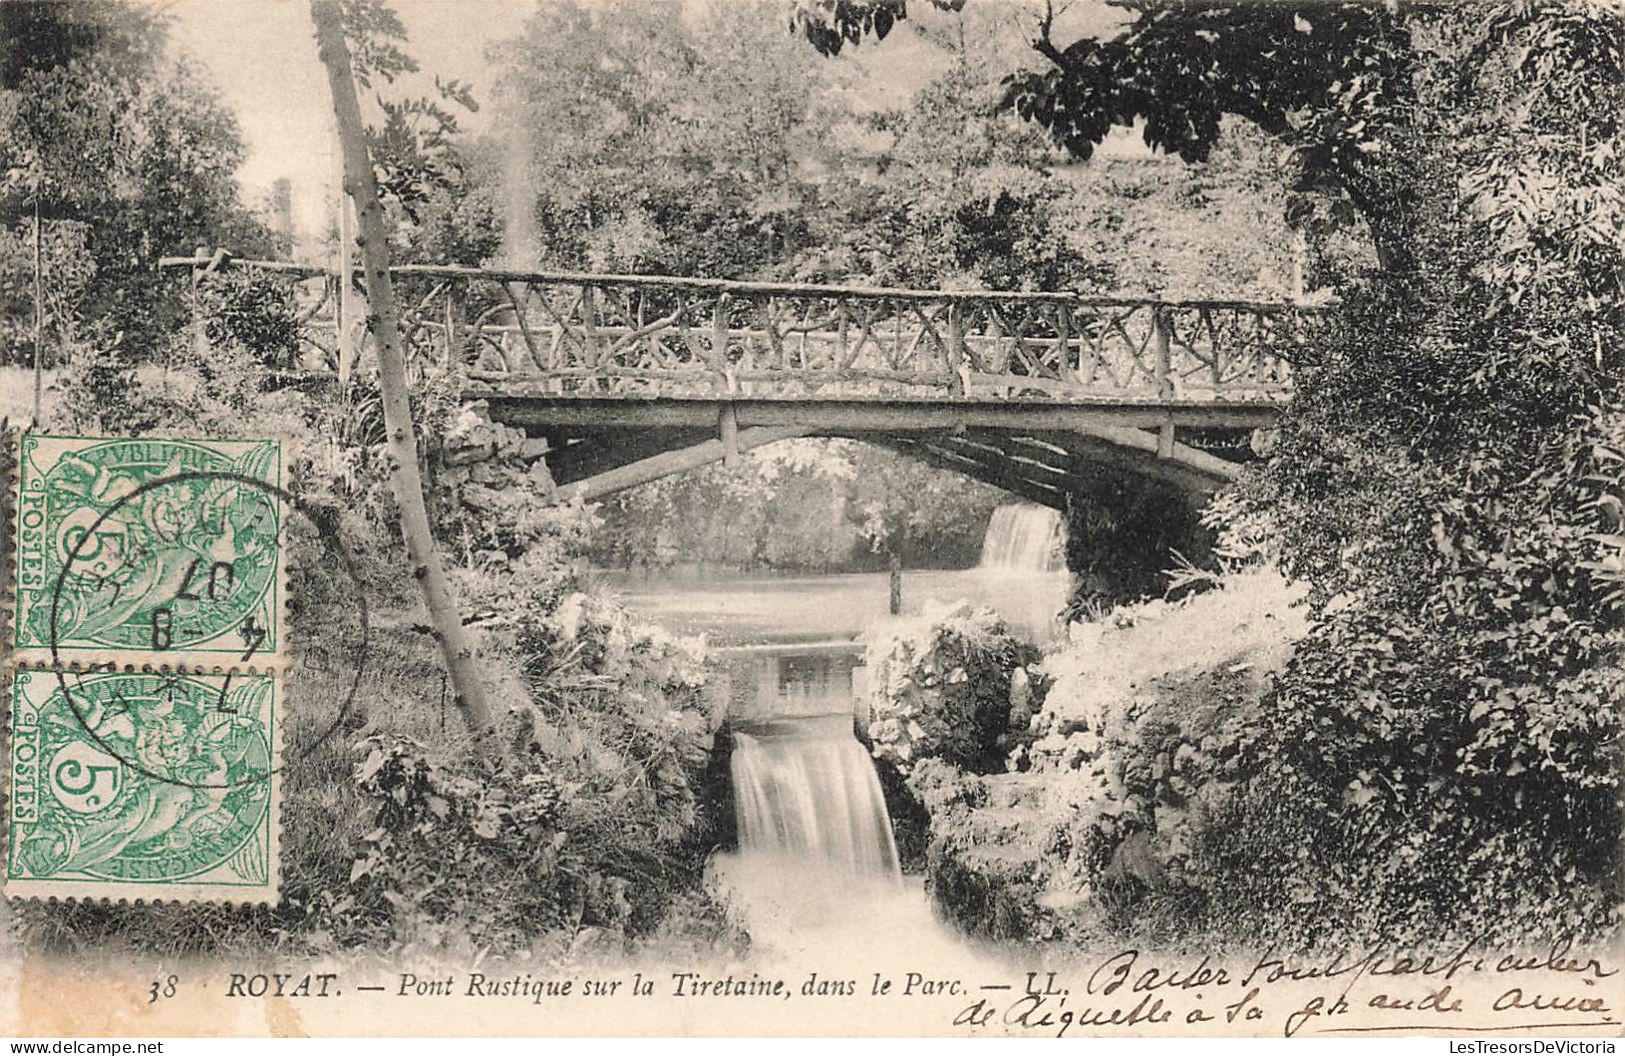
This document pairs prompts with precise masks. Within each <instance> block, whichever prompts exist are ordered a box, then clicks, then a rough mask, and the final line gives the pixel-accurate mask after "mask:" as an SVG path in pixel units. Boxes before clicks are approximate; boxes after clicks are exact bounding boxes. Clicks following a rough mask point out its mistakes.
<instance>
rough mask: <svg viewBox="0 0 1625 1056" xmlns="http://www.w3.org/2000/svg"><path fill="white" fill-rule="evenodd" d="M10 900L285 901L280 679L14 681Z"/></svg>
mask: <svg viewBox="0 0 1625 1056" xmlns="http://www.w3.org/2000/svg"><path fill="white" fill-rule="evenodd" d="M10 703H11V741H10V745H11V754H10V765H9V767H8V770H9V778H10V791H11V795H10V804H9V807H10V809H9V818H8V821H9V824H8V825H7V840H6V894H8V895H10V896H12V897H30V896H40V897H48V896H55V897H59V898H69V897H77V898H122V899H174V900H194V901H195V900H203V899H207V900H212V901H233V902H236V901H240V902H275V901H276V898H277V840H278V836H279V826H278V819H279V813H278V793H279V788H278V782H279V777H278V773H277V763H278V758H279V753H278V750H277V745H278V739H279V737H280V736H281V731H280V729H279V727H280V725H281V708H282V701H281V683H280V676H279V675H277V674H276V673H271V674H248V675H244V674H207V675H203V674H199V675H187V674H173V673H168V672H159V673H152V672H147V673H135V672H111V673H103V674H80V673H78V672H62V671H47V670H19V671H16V672H15V673H14V674H13V676H12V688H11V702H10Z"/></svg>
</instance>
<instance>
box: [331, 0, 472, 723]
mask: <svg viewBox="0 0 1625 1056" xmlns="http://www.w3.org/2000/svg"><path fill="white" fill-rule="evenodd" d="M310 14H311V17H312V19H314V20H315V23H316V47H317V50H318V52H319V53H320V55H321V60H322V65H323V66H325V67H327V83H328V87H329V88H331V89H332V93H333V113H334V116H335V117H336V118H337V119H338V131H339V143H340V145H341V147H342V148H343V151H344V186H345V189H346V190H347V191H349V193H350V197H351V199H352V200H353V201H354V202H355V210H356V217H357V219H358V220H359V227H360V242H361V264H362V272H363V275H364V277H365V281H366V284H367V299H368V301H370V302H371V313H370V316H369V319H368V327H369V329H370V330H371V332H372V336H373V342H374V344H375V345H376V347H377V350H378V387H379V389H380V390H381V392H382V395H383V404H384V426H385V429H386V430H387V431H388V434H389V454H390V462H391V465H390V474H389V482H390V486H391V487H392V489H393V490H394V492H395V504H396V505H397V506H398V507H400V511H401V534H402V535H403V536H405V538H406V552H407V554H408V556H409V557H410V559H411V561H412V576H413V578H414V579H416V580H417V582H418V588H419V589H420V590H421V591H422V593H423V603H424V605H425V606H426V607H427V608H428V610H429V622H430V624H431V625H432V626H433V627H434V636H435V640H436V641H437V642H438V643H439V645H440V653H441V656H442V657H443V658H444V660H445V663H446V670H447V672H448V673H449V675H450V678H451V685H452V692H453V693H454V694H455V696H456V702H457V704H458V706H459V707H458V711H459V712H460V713H461V714H462V716H463V720H464V721H465V722H466V723H467V724H468V727H469V729H470V730H471V731H472V732H473V733H474V735H475V739H476V743H479V744H480V745H481V748H482V749H484V748H485V747H488V745H487V744H486V743H485V742H486V738H485V736H484V735H485V734H487V733H488V732H489V731H490V729H491V725H492V719H491V705H490V703H489V701H488V700H487V699H486V696H485V687H484V686H483V685H482V684H481V682H480V678H479V672H478V670H477V669H476V666H475V662H474V646H473V643H472V640H471V639H470V637H469V634H468V631H467V630H466V629H465V628H464V627H463V621H462V617H461V615H460V614H459V613H458V611H457V602H456V599H454V598H453V597H452V594H451V585H450V584H449V583H448V582H447V581H446V573H445V570H444V569H443V568H442V567H441V565H440V555H439V554H438V553H437V552H436V550H435V543H434V535H433V533H432V532H431V531H430V530H429V511H428V509H427V508H426V507H425V506H424V502H423V479H422V477H421V476H420V475H419V473H418V449H417V438H416V437H415V436H414V435H413V431H412V408H411V402H410V399H409V397H408V396H407V391H406V363H405V357H404V355H403V354H402V351H401V333H400V310H399V308H398V307H397V306H396V303H395V287H394V284H393V283H392V282H391V281H390V277H389V249H388V244H387V242H386V241H385V237H386V236H385V233H384V210H383V206H382V205H381V204H379V201H378V182H377V180H376V179H375V178H374V177H373V172H372V159H371V158H370V157H369V156H368V153H367V139H366V131H365V127H364V126H363V125H362V122H361V103H360V100H359V99H358V98H357V96H356V89H355V74H354V72H353V70H352V69H351V66H350V48H349V46H348V45H347V44H346V43H345V40H344V27H343V23H342V20H341V16H340V12H339V4H338V3H337V0H311V5H310ZM348 251H349V247H348V246H344V247H341V252H348Z"/></svg>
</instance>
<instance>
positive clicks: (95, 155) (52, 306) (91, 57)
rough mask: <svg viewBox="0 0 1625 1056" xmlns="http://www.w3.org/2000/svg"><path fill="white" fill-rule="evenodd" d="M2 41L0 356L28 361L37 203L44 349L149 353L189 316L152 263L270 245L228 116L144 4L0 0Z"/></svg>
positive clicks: (128, 356) (131, 357)
mask: <svg viewBox="0 0 1625 1056" xmlns="http://www.w3.org/2000/svg"><path fill="white" fill-rule="evenodd" d="M0 39H4V40H6V41H7V45H8V46H7V47H6V49H5V60H4V64H3V67H0V232H4V234H3V235H0V359H8V360H9V359H16V358H20V357H21V355H22V353H23V350H24V349H27V350H28V355H29V356H30V357H31V356H32V349H31V347H30V346H31V344H32V341H31V329H32V314H33V313H32V304H31V300H32V293H33V274H32V270H33V268H32V259H31V252H32V245H31V244H32V227H33V223H34V215H35V212H36V210H37V212H38V215H39V216H40V220H41V224H42V237H41V243H42V246H41V250H42V252H41V257H42V265H43V270H44V272H45V274H46V276H47V285H46V287H45V290H46V294H45V296H46V304H47V309H48V312H49V319H48V320H47V327H48V331H47V332H48V334H49V335H50V338H51V344H52V348H53V351H54V350H56V349H59V348H60V347H61V346H62V345H63V344H69V343H72V342H74V341H75V340H76V339H78V338H83V339H87V340H94V342H95V343H97V344H99V345H100V346H102V347H103V349H104V350H107V349H111V348H118V349H119V350H120V352H121V355H122V356H123V358H124V359H125V360H126V361H128V362H132V363H133V362H139V361H142V360H146V359H150V358H151V357H152V355H153V354H154V353H155V350H156V349H157V347H158V346H159V345H161V344H162V342H163V341H164V339H165V335H166V334H167V333H169V332H170V331H171V330H173V329H174V328H175V327H176V326H177V325H178V324H179V323H180V321H181V319H182V318H183V311H184V308H183V300H182V297H183V292H184V287H183V285H182V284H179V283H176V282H174V281H173V279H172V277H171V276H168V275H164V274H160V272H159V270H158V268H157V266H156V265H157V261H158V258H159V257H161V256H164V255H166V254H175V253H189V252H191V250H192V248H193V247H194V246H196V245H199V244H206V245H210V246H215V245H229V246H231V247H232V248H233V249H234V250H235V251H237V252H239V253H254V252H257V251H264V250H265V249H268V248H270V243H269V234H268V232H267V230H266V228H265V226H264V225H263V224H262V223H260V222H259V221H258V220H257V219H256V218H255V217H254V216H253V215H252V214H251V213H250V211H249V210H248V209H246V208H245V207H244V205H243V203H242V202H241V201H240V198H239V195H238V190H237V186H236V183H235V181H234V179H233V173H234V170H235V169H236V167H237V166H238V164H239V163H240V162H241V161H242V158H243V145H242V142H241V138H240V135H239V133H238V130H237V125H236V121H235V119H234V117H233V116H232V114H231V113H230V111H229V110H227V109H226V108H225V107H224V106H223V105H222V104H221V102H220V101H219V99H218V98H216V96H215V95H214V94H213V92H212V91H211V90H210V89H209V88H208V87H207V81H206V79H205V78H203V77H202V76H201V75H200V71H199V70H198V68H197V67H196V66H195V65H193V64H191V63H189V62H188V61H186V60H180V61H176V60H174V59H172V58H171V57H170V56H169V55H168V54H167V53H166V45H167V24H166V20H165V19H164V17H163V16H161V15H159V14H156V13H154V12H152V11H150V10H148V9H147V8H143V7H138V6H135V5H130V4H124V3H119V2H116V0H86V2H84V3H74V4H60V3H48V2H41V3H36V2H18V3H7V4H5V5H0ZM92 280H94V281H92ZM25 340H26V343H25Z"/></svg>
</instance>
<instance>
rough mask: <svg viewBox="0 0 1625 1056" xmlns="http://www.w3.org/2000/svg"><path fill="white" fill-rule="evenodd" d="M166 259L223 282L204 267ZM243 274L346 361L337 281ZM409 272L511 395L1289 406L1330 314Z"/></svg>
mask: <svg viewBox="0 0 1625 1056" xmlns="http://www.w3.org/2000/svg"><path fill="white" fill-rule="evenodd" d="M213 263H216V264H218V262H213ZM165 264H167V265H169V266H173V267H187V268H190V269H192V271H193V273H194V276H199V277H198V278H196V280H195V281H198V282H200V283H201V282H207V281H208V277H207V273H205V271H204V269H205V268H206V267H208V266H209V265H210V264H211V261H207V260H204V259H203V258H201V257H198V258H191V257H188V258H167V259H166V261H165ZM225 266H226V267H232V268H244V267H246V268H254V269H260V270H262V271H265V272H270V273H278V274H281V275H283V276H285V277H286V278H287V279H288V280H290V281H292V282H293V283H295V284H296V286H297V288H298V290H299V293H298V298H299V302H300V304H301V306H302V311H301V316H300V325H301V339H302V340H303V342H304V344H305V350H306V354H305V363H304V364H303V365H304V366H306V367H309V368H313V369H332V368H333V367H334V366H335V365H336V358H337V347H338V345H339V342H338V339H337V321H336V316H337V311H336V306H337V302H338V297H337V283H338V279H337V278H336V276H335V275H333V274H332V273H330V272H327V271H325V270H323V269H320V268H312V267H306V266H302V265H294V264H288V263H284V262H276V261H227V262H226V264H225ZM392 274H393V276H394V278H395V282H396V287H397V299H398V300H399V302H400V305H401V310H402V333H403V337H404V339H405V342H406V344H407V346H408V348H409V350H410V351H411V353H412V354H413V355H414V356H415V357H421V358H422V359H425V360H428V361H432V362H436V363H441V364H444V365H446V366H460V367H461V368H462V369H463V370H464V371H466V374H467V377H468V378H469V379H470V381H471V382H473V383H476V384H483V385H488V386H491V387H492V388H493V390H500V391H503V392H515V393H521V392H522V393H533V394H537V395H547V394H556V395H561V396H569V395H574V396H584V397H585V396H590V397H606V396H627V397H652V396H658V395H665V396H707V395H713V394H718V395H720V394H729V395H741V396H752V397H756V398H767V399H771V398H803V397H807V396H820V397H824V398H830V397H851V398H863V397H873V398H909V397H919V398H939V399H940V398H950V399H952V398H964V399H988V398H1007V399H1016V398H1020V399H1044V400H1055V401H1062V402H1065V401H1073V400H1089V399H1100V398H1103V397H1121V398H1124V399H1140V398H1144V399H1153V400H1169V399H1173V400H1191V401H1203V400H1260V399H1274V398H1280V397H1283V396H1284V395H1285V394H1286V393H1287V392H1288V391H1289V390H1290V386H1291V361H1292V360H1293V359H1294V358H1296V356H1297V354H1298V353H1299V351H1300V350H1301V349H1303V348H1304V346H1305V345H1306V344H1307V342H1308V341H1309V340H1310V338H1311V336H1312V332H1313V329H1314V324H1315V319H1316V316H1317V313H1318V312H1319V311H1320V310H1319V309H1316V308H1312V307H1308V306H1304V305H1297V304H1291V303H1273V302H1254V301H1241V300H1201V301H1163V300H1157V299H1151V298H1119V297H1085V296H1080V295H1075V294H1068V293H984V292H948V291H922V290H903V289H878V288H865V287H847V286H814V285H799V284H784V283H743V282H728V281H722V280H712V279H694V278H681V277H667V276H631V275H593V274H580V273H568V272H563V273H542V272H522V271H502V270H492V269H475V268H458V267H441V266H429V265H403V266H399V267H396V268H394V269H393V271H392ZM363 316H364V311H358V312H356V313H355V318H357V319H359V318H361V317H363ZM356 325H357V327H358V330H357V333H355V334H354V335H353V339H354V345H355V347H357V348H360V347H362V346H363V344H364V341H363V338H364V335H363V334H362V333H361V332H360V324H359V323H358V324H356Z"/></svg>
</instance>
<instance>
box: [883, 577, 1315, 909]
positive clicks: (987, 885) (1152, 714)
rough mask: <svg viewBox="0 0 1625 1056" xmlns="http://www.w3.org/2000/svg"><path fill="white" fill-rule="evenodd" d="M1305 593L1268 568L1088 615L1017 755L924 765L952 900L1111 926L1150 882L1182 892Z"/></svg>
mask: <svg viewBox="0 0 1625 1056" xmlns="http://www.w3.org/2000/svg"><path fill="white" fill-rule="evenodd" d="M1300 600H1301V591H1298V590H1295V589H1293V588H1290V587H1288V585H1287V584H1286V583H1284V582H1283V581H1282V580H1281V579H1280V578H1279V577H1278V576H1276V575H1275V574H1273V573H1270V572H1265V571H1253V572H1248V573H1245V574H1240V575H1236V576H1232V577H1230V578H1228V579H1227V580H1226V581H1225V585H1224V587H1223V588H1222V589H1219V590H1214V591H1210V592H1208V593H1205V594H1201V595H1197V596H1195V597H1191V598H1189V599H1186V600H1184V601H1182V602H1179V603H1174V604H1170V603H1166V602H1160V601H1158V602H1150V603H1146V604H1142V605H1136V606H1131V607H1127V608H1123V609H1119V610H1117V611H1115V612H1113V613H1111V614H1110V615H1108V616H1107V617H1105V618H1103V619H1101V620H1098V621H1095V622H1092V623H1088V624H1079V625H1075V626H1074V627H1073V629H1072V634H1071V641H1070V643H1069V644H1068V646H1066V647H1065V648H1064V649H1062V650H1061V651H1059V652H1057V653H1055V654H1053V655H1051V656H1050V657H1048V658H1047V659H1046V660H1045V662H1044V665H1043V670H1044V675H1045V676H1046V679H1047V680H1052V682H1051V684H1050V686H1049V690H1048V693H1047V695H1046V696H1045V699H1044V700H1043V702H1042V705H1041V706H1040V707H1039V708H1038V709H1037V710H1036V712H1034V713H1033V714H1032V716H1031V719H1030V721H1029V722H1028V724H1027V729H1026V731H1025V735H1024V736H1021V737H1019V738H1018V740H1019V742H1020V743H1018V744H1017V746H1016V747H1015V748H1014V750H1013V751H1012V752H1011V754H1010V760H1009V765H1010V772H1007V773H998V774H986V775H979V776H977V775H966V774H964V773H962V772H957V771H954V770H952V769H950V768H947V767H943V768H941V770H940V771H935V772H930V773H920V774H917V775H916V777H915V780H914V785H915V788H916V791H917V793H918V794H919V795H920V797H921V799H922V800H923V801H924V803H925V806H926V808H927V810H928V811H929V813H930V816H931V826H930V841H929V847H928V851H927V878H928V879H927V882H928V887H929V890H930V891H931V894H932V897H933V899H934V900H935V902H936V903H937V905H938V907H939V909H940V910H941V911H942V912H944V913H946V914H947V915H948V916H950V917H951V918H953V919H954V920H956V921H957V922H958V923H959V924H960V925H961V926H962V927H964V928H965V929H966V930H967V931H970V932H972V933H976V934H981V935H986V936H988V937H992V938H1001V939H1029V940H1047V939H1056V938H1063V937H1064V938H1084V937H1086V936H1088V935H1092V934H1100V933H1102V932H1104V931H1108V930H1110V929H1111V927H1112V925H1113V923H1114V920H1113V916H1114V914H1121V913H1122V912H1123V911H1124V910H1125V908H1126V907H1127V906H1128V905H1129V904H1131V903H1132V902H1133V901H1134V900H1135V899H1139V898H1144V897H1147V896H1148V895H1158V894H1160V895H1164V896H1171V897H1174V898H1177V897H1178V895H1179V892H1180V891H1181V889H1182V885H1183V884H1184V881H1185V878H1186V873H1185V870H1186V868H1187V865H1188V863H1189V859H1190V856H1191V852H1192V846H1193V843H1194V842H1196V841H1200V840H1201V839H1202V838H1203V837H1204V835H1205V832H1206V830H1207V829H1208V828H1209V827H1210V826H1209V819H1210V818H1211V816H1212V814H1213V812H1214V811H1215V810H1217V809H1222V803H1223V800H1224V797H1225V796H1226V795H1228V794H1230V792H1231V790H1232V789H1233V787H1234V784H1235V781H1236V778H1237V776H1238V775H1237V763H1238V755H1239V748H1240V745H1241V743H1242V742H1243V740H1244V739H1245V737H1246V736H1247V732H1248V728H1249V724H1250V722H1251V720H1252V719H1253V718H1254V717H1255V716H1256V713H1257V709H1258V707H1259V705H1260V703H1261V702H1262V701H1263V700H1264V698H1265V696H1266V694H1267V693H1268V690H1269V687H1270V683H1271V680H1272V676H1273V674H1274V672H1276V671H1278V670H1279V669H1280V668H1281V667H1282V666H1283V665H1284V664H1285V663H1286V661H1287V659H1288V658H1289V657H1290V655H1291V651H1292V646H1293V643H1294V642H1295V641H1297V639H1298V638H1299V637H1301V636H1302V634H1303V633H1304V630H1305V627H1306V625H1305V618H1304V614H1303V609H1302V607H1301V606H1299V605H1298V604H1297V603H1298V602H1299V601H1300ZM1021 710H1022V709H1021V708H1020V707H1019V706H1018V707H1017V708H1016V714H1017V716H1019V715H1020V714H1021Z"/></svg>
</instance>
